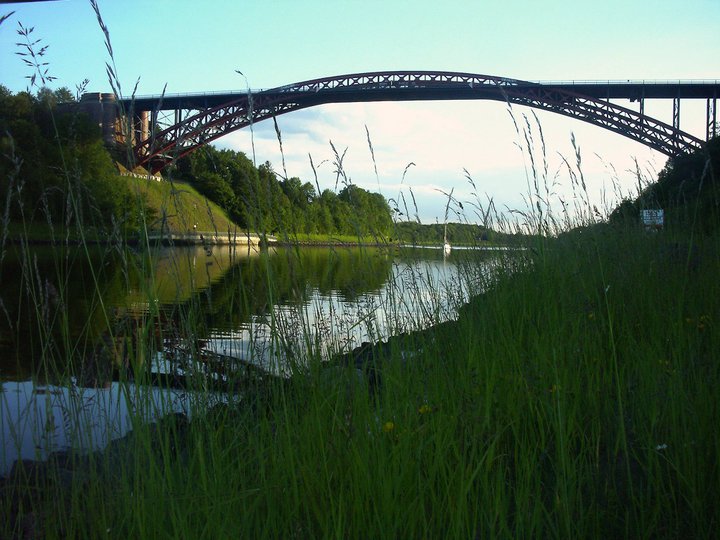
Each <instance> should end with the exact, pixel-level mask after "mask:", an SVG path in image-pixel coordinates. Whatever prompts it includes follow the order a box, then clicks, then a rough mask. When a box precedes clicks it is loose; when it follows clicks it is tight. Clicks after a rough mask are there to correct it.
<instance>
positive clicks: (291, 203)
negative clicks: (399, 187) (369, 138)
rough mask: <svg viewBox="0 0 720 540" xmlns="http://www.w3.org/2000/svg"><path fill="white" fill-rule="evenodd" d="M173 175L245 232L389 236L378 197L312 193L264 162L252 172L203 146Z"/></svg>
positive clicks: (236, 157)
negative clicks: (219, 209) (195, 190)
mask: <svg viewBox="0 0 720 540" xmlns="http://www.w3.org/2000/svg"><path fill="white" fill-rule="evenodd" d="M172 175H173V176H174V177H175V178H177V179H179V180H182V181H186V182H188V183H189V184H191V185H192V186H193V187H195V188H196V189H197V190H198V191H199V192H200V193H202V194H203V195H205V196H206V197H207V198H208V199H210V200H212V201H213V202H215V203H216V204H218V205H219V206H220V207H221V208H223V209H224V210H225V211H226V212H227V213H228V215H229V217H230V218H231V219H232V220H233V221H235V222H236V223H237V224H238V225H240V226H241V227H243V228H246V229H248V230H253V231H259V232H264V233H271V234H280V235H283V234H296V233H302V234H318V235H350V236H358V237H368V236H371V237H376V238H378V239H381V238H386V237H387V236H388V235H389V234H390V233H391V231H392V226H393V219H392V217H393V216H392V211H391V209H390V205H389V204H388V202H387V201H386V200H385V198H384V197H383V196H382V195H381V194H379V193H373V192H370V191H367V190H365V189H363V188H361V187H359V186H357V185H355V184H347V185H345V186H344V187H343V188H342V189H341V190H340V191H339V192H337V193H336V192H335V191H333V190H330V189H324V190H320V188H319V186H317V189H316V186H315V185H313V184H311V183H310V182H303V181H302V180H301V179H300V178H298V177H290V178H282V177H279V175H278V174H276V173H275V172H274V171H273V168H272V165H271V164H270V163H269V162H265V163H263V164H261V165H259V166H257V167H256V166H255V165H254V164H253V162H252V161H251V160H250V159H249V158H248V157H247V156H246V155H245V154H244V153H243V152H237V151H234V150H227V149H225V150H218V149H217V148H215V147H213V146H205V147H203V148H201V149H199V150H197V151H196V152H194V153H192V154H190V155H188V156H186V157H184V158H181V159H180V160H179V161H178V163H177V165H176V168H175V170H174V171H172Z"/></svg>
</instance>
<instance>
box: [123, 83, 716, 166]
mask: <svg viewBox="0 0 720 540" xmlns="http://www.w3.org/2000/svg"><path fill="white" fill-rule="evenodd" d="M700 84H701V85H702V83H700ZM615 86H622V85H621V84H619V85H613V84H611V83H609V84H608V85H607V98H606V99H603V98H602V97H599V96H598V94H599V93H600V92H602V91H603V86H602V85H598V84H593V83H587V84H584V83H577V84H576V83H533V82H528V81H522V80H517V79H508V78H503V77H494V76H487V75H477V74H472V73H456V72H427V71H401V72H376V73H359V74H353V75H341V76H335V77H326V78H321V79H314V80H310V81H304V82H299V83H295V84H290V85H286V86H281V87H278V88H273V89H270V90H263V91H258V92H255V93H251V92H247V93H237V94H225V95H221V96H214V95H212V94H208V95H205V96H185V97H178V96H174V97H168V98H167V99H165V100H164V102H163V98H153V99H152V100H147V99H145V100H143V99H142V98H140V99H138V100H136V101H135V102H133V103H132V104H131V106H132V108H134V110H135V111H142V110H153V115H152V116H153V118H157V111H158V110H160V109H163V110H167V109H175V110H176V111H177V113H178V114H177V115H176V116H177V118H178V121H177V122H176V123H175V124H174V125H172V126H170V127H169V128H167V129H164V130H162V131H160V132H158V133H155V134H154V135H153V136H151V137H150V138H148V139H146V140H143V141H141V142H140V143H139V144H137V145H136V146H135V155H136V159H137V163H138V164H139V165H144V166H146V167H149V168H151V169H153V170H154V171H157V170H160V169H162V168H163V167H164V166H166V165H167V164H168V163H170V162H171V161H173V160H174V159H177V158H179V157H181V156H184V155H186V154H188V153H190V152H192V151H193V150H195V149H197V148H198V147H200V146H202V145H204V144H207V143H208V142H210V141H213V140H215V139H217V138H219V137H222V136H223V135H226V134H228V133H231V132H233V131H236V130H238V129H242V128H244V127H247V126H249V125H250V124H252V123H256V122H260V121H263V120H266V119H268V118H272V117H275V116H278V115H281V114H285V113H288V112H292V111H297V110H300V109H304V108H307V107H313V106H316V105H321V104H326V103H349V102H369V101H416V100H468V99H488V100H495V101H504V102H506V103H508V104H513V105H525V106H529V107H534V108H537V109H543V110H547V111H551V112H555V113H558V114H562V115H565V116H569V117H572V118H577V119H578V120H582V121H585V122H589V123H591V124H595V125H597V126H600V127H603V128H605V129H608V130H610V131H614V132H616V133H619V134H621V135H624V136H625V137H628V138H630V139H633V140H635V141H638V142H640V143H642V144H645V145H647V146H649V147H651V148H654V149H655V150H658V151H659V152H662V153H663V154H665V155H668V156H674V155H677V154H681V153H685V152H689V151H692V150H695V149H699V148H702V146H703V144H704V141H703V140H702V139H699V138H697V137H695V136H693V135H691V134H689V133H685V132H683V131H681V130H680V129H679V122H678V121H673V125H670V124H666V123H664V122H661V121H659V120H656V119H654V118H651V117H649V116H647V115H645V114H644V107H643V100H644V99H645V98H646V97H665V96H664V94H663V92H667V91H668V90H667V89H664V87H662V88H661V86H662V85H657V86H656V87H654V86H653V85H650V86H649V87H647V88H649V90H647V91H646V86H645V85H643V87H642V95H640V94H639V92H640V90H632V89H629V88H628V89H625V90H624V91H623V92H620V91H619V90H618V91H617V92H616V91H614V90H613V88H614V87H615ZM627 86H628V87H630V86H632V85H630V84H628V85H627ZM598 87H600V89H598ZM653 88H654V89H655V94H656V96H651V95H648V94H652V92H653ZM576 89H578V90H583V91H584V92H583V93H580V92H576V91H575V90H576ZM611 90H613V91H612V92H611ZM661 90H662V91H661ZM716 90H717V85H709V86H708V85H706V86H700V87H698V88H697V89H696V93H693V94H690V93H689V92H690V91H691V90H690V86H688V87H687V89H686V90H685V91H686V92H688V94H687V97H696V98H700V97H706V98H707V99H708V110H710V104H711V98H710V97H709V94H707V92H708V91H711V92H716ZM585 92H587V93H585ZM591 93H592V94H594V95H589V94H591ZM636 94H637V95H636ZM696 94H697V95H696ZM617 95H620V97H626V98H628V99H632V100H634V101H640V103H641V107H640V112H636V111H633V110H631V109H629V108H625V107H621V106H619V105H616V104H614V103H611V102H610V101H609V99H610V98H611V97H616V96H617ZM713 95H714V94H713ZM673 99H677V96H675V97H674V98H673ZM714 106H715V98H714V97H713V98H712V107H713V112H714ZM205 107H206V108H205ZM678 107H679V104H676V109H675V110H677V108H678ZM181 110H197V111H198V112H196V113H195V114H192V115H189V116H188V117H186V118H184V119H180V114H179V111H181ZM130 114H132V112H131V113H130ZM678 114H679V113H678ZM713 122H714V117H713ZM708 129H710V128H708ZM712 130H713V133H715V131H716V125H715V123H714V125H713V127H712ZM153 131H155V130H152V129H151V131H150V132H151V133H152V132H153ZM709 133H710V132H709Z"/></svg>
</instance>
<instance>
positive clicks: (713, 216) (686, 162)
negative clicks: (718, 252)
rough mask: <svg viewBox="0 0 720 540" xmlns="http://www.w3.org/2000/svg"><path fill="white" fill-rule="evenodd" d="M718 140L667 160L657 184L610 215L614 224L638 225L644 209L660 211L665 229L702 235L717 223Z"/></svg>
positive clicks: (719, 196)
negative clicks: (663, 213)
mask: <svg viewBox="0 0 720 540" xmlns="http://www.w3.org/2000/svg"><path fill="white" fill-rule="evenodd" d="M717 171H720V137H715V138H714V139H711V140H710V141H709V142H708V143H707V145H706V146H705V148H704V149H703V150H702V151H696V152H693V153H692V154H686V155H681V156H678V157H676V158H673V159H669V160H668V162H667V164H666V165H665V168H663V170H662V171H660V174H659V175H658V179H657V182H655V183H653V184H650V185H649V186H647V187H646V188H645V189H644V190H643V191H642V192H641V194H640V196H639V197H638V198H637V199H635V200H625V201H623V202H622V204H620V205H619V206H618V208H617V209H615V211H614V212H613V213H612V215H611V216H610V221H611V222H614V223H618V222H622V221H627V220H631V221H635V222H638V221H639V218H640V212H641V210H644V209H663V210H664V211H665V222H666V227H670V228H680V229H687V228H688V227H690V226H695V227H697V230H700V231H703V232H705V233H709V232H712V231H713V230H715V227H716V226H717V224H718V223H719V221H718V217H720V186H718V181H717Z"/></svg>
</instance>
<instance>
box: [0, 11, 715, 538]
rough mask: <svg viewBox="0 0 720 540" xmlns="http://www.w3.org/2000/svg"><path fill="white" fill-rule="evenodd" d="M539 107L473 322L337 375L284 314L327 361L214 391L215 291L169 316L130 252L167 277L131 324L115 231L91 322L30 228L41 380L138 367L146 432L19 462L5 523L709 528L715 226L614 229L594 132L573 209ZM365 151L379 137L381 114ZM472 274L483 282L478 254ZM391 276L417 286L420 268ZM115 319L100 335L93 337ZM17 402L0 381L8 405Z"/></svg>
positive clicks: (385, 351)
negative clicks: (41, 264)
mask: <svg viewBox="0 0 720 540" xmlns="http://www.w3.org/2000/svg"><path fill="white" fill-rule="evenodd" d="M98 16H99V11H98ZM103 31H104V33H105V35H106V37H107V39H108V40H109V33H108V32H107V29H106V27H105V26H104V24H103ZM108 50H109V51H110V52H112V49H111V48H110V47H109V48H108ZM113 66H114V64H113ZM115 71H116V70H113V73H114V72H115ZM513 119H514V117H513ZM524 123H525V127H524V129H521V128H520V127H519V126H520V125H522V124H523V123H522V122H516V126H518V138H519V140H521V141H523V144H525V146H524V148H523V151H524V152H526V160H527V161H526V162H527V163H528V164H529V165H528V166H529V169H528V170H529V173H528V194H527V202H528V208H527V209H524V210H521V211H520V212H518V214H517V215H519V216H521V218H522V219H521V220H520V221H519V222H514V224H511V223H510V222H509V221H507V217H505V216H504V215H502V214H500V213H498V212H497V210H496V209H495V207H494V203H493V201H492V198H488V201H487V203H481V202H480V200H479V199H478V200H477V201H475V206H474V208H475V209H476V211H477V212H478V213H479V214H480V215H481V216H483V221H484V222H485V224H493V220H494V224H495V225H496V226H499V227H506V228H508V229H509V228H511V227H518V228H522V229H523V230H525V231H526V232H531V233H534V234H535V236H533V239H534V240H533V242H534V244H532V245H531V246H530V247H531V248H532V249H529V250H527V251H524V252H522V254H521V255H520V254H509V255H507V256H505V257H502V258H500V259H498V261H499V262H498V263H497V266H496V267H495V268H494V269H493V272H492V275H491V276H486V277H485V281H484V282H483V283H482V287H481V288H480V289H481V292H482V294H479V295H478V296H476V297H474V298H473V299H472V300H471V301H470V302H469V303H468V304H467V305H466V306H465V307H464V308H462V309H461V312H460V316H459V318H458V319H457V321H453V322H449V323H445V324H439V325H437V326H436V327H435V328H433V329H431V330H429V331H427V332H423V333H414V334H409V335H406V336H404V337H402V338H398V339H393V340H390V341H388V342H387V344H386V346H383V347H377V348H375V349H374V350H372V351H371V352H370V353H369V354H368V355H367V356H366V357H365V359H364V362H363V363H357V362H354V361H353V362H346V363H342V362H336V363H333V364H332V367H333V369H328V365H327V363H326V362H321V359H320V357H321V354H320V350H319V349H314V348H315V347H318V343H317V342H316V340H315V339H314V338H313V337H312V336H310V335H309V329H308V324H307V322H306V321H304V320H302V318H301V319H299V320H297V321H295V323H296V324H289V323H287V322H283V320H281V319H278V318H276V317H275V315H274V314H273V312H272V311H270V312H269V314H268V319H269V322H268V324H269V327H270V332H271V339H272V340H274V341H275V342H276V343H278V344H280V345H283V344H286V343H288V341H287V336H288V334H290V333H293V332H295V333H296V334H297V333H300V334H301V336H300V342H302V341H303V338H304V342H305V344H306V346H307V348H308V349H310V354H309V355H307V357H308V361H307V363H303V364H298V365H293V366H292V368H293V376H292V377H291V378H289V379H286V378H270V377H267V378H260V379H259V380H253V381H252V383H251V384H246V385H245V386H243V387H242V388H243V390H242V391H241V392H239V393H237V394H233V395H232V396H221V398H220V403H219V404H216V405H214V406H210V405H208V402H209V401H212V399H213V398H217V394H216V393H214V392H213V391H212V390H211V388H210V387H209V386H208V385H207V378H205V377H204V376H203V373H202V372H201V370H200V369H199V367H198V363H197V362H195V360H197V359H198V358H200V357H201V356H202V353H203V351H202V350H201V349H202V347H201V345H200V339H199V338H202V337H203V336H204V335H205V333H206V331H207V328H206V327H205V323H204V321H203V313H202V311H201V307H203V306H202V305H201V304H212V302H213V298H212V297H211V295H212V290H211V289H207V290H206V291H205V292H201V293H199V294H197V295H194V296H193V297H192V298H191V299H190V300H188V301H186V302H183V303H182V304H178V305H176V306H175V307H174V308H173V309H172V310H171V311H170V312H169V313H167V312H161V311H160V309H159V307H158V303H157V302H156V300H157V286H156V283H155V280H156V277H155V274H154V270H153V266H152V265H151V264H150V263H149V258H150V257H151V256H152V253H153V250H152V246H151V245H150V244H149V243H148V246H147V247H148V248H149V251H148V253H149V254H148V253H140V254H138V253H132V252H127V251H122V253H118V254H117V257H119V259H120V261H121V263H120V264H121V265H122V268H123V275H124V279H126V280H127V283H130V279H129V277H128V276H129V274H130V273H131V272H139V273H141V274H142V275H145V276H146V277H147V280H146V281H145V283H146V285H145V287H143V289H142V291H140V292H139V294H141V295H142V296H141V297H142V298H144V299H145V300H146V305H147V309H146V310H145V311H144V312H143V313H142V315H141V316H137V317H134V316H132V314H129V313H128V314H127V316H120V317H115V316H114V314H113V312H112V310H111V308H110V307H109V306H108V305H106V304H105V303H104V302H103V300H102V294H103V291H101V290H99V287H98V283H99V281H98V279H97V275H98V274H99V273H100V272H103V271H104V270H103V268H102V267H103V266H104V263H105V261H106V260H108V257H110V255H109V253H110V252H111V251H112V250H116V251H119V250H118V248H108V250H107V253H106V257H105V258H102V259H101V260H102V261H103V262H102V263H101V265H99V267H97V268H94V271H93V273H91V274H90V277H88V281H87V287H88V289H87V290H88V293H87V294H88V297H89V299H90V302H91V303H92V304H93V309H92V310H91V311H90V312H89V313H90V314H91V315H89V316H88V325H87V326H88V328H87V329H86V330H85V331H83V332H80V335H79V337H78V335H77V333H75V332H74V331H71V329H70V325H69V322H68V319H67V316H66V314H64V313H63V309H62V306H63V305H64V300H63V298H64V297H65V295H66V294H67V293H68V291H69V286H68V284H67V280H68V275H69V273H70V272H71V271H72V270H73V269H74V268H76V267H75V266H73V261H72V259H70V258H69V256H68V255H67V253H68V252H67V251H63V250H58V253H57V260H58V261H60V263H62V264H59V266H57V269H58V270H57V276H53V282H54V283H58V286H57V287H53V289H58V291H57V295H58V298H59V300H57V301H56V300H55V299H54V297H53V293H52V290H53V289H51V288H50V286H49V285H48V284H49V283H50V279H49V278H48V277H47V276H43V275H41V274H40V272H39V271H38V266H37V264H36V263H34V262H33V261H34V258H33V255H32V250H31V248H30V247H29V246H27V245H23V246H22V247H21V253H22V258H23V261H24V265H23V266H22V269H23V270H22V271H23V274H24V280H23V285H22V287H23V290H22V291H21V292H22V294H23V295H25V296H26V297H27V298H28V299H30V300H31V301H30V302H29V303H28V304H29V305H31V306H35V307H34V308H33V310H34V311H32V312H31V313H30V314H29V318H30V319H31V320H33V321H34V322H35V324H37V326H38V328H39V329H40V334H39V337H38V340H39V350H40V351H42V354H41V357H40V358H39V360H40V361H39V368H40V372H41V373H42V375H41V376H39V377H38V378H42V379H44V380H45V381H49V382H52V383H55V384H58V385H59V384H60V383H63V382H64V383H66V384H68V387H69V388H76V389H77V385H75V386H73V384H74V383H72V382H71V381H69V380H68V379H69V377H70V375H71V374H73V373H78V372H79V371H82V369H88V368H87V364H88V362H90V363H92V362H95V363H97V364H99V363H101V362H106V363H107V362H114V364H113V366H114V367H115V368H118V369H119V368H120V367H132V368H134V369H129V370H127V371H123V370H119V371H120V373H121V374H124V375H121V376H120V379H121V381H120V383H119V384H120V388H121V391H122V392H123V393H124V395H125V396H127V398H128V401H132V403H134V405H133V407H134V409H133V410H132V411H131V416H130V417H131V421H132V424H133V430H132V432H131V433H130V434H129V435H126V436H125V437H123V438H121V439H118V440H116V441H114V442H113V443H111V444H110V445H108V446H107V447H105V448H104V449H103V450H101V451H99V452H95V453H89V454H88V453H83V452H68V453H60V454H55V455H54V456H53V457H52V460H53V461H52V463H51V465H50V466H48V467H41V466H38V465H30V464H26V466H25V467H16V469H15V471H14V474H13V475H10V476H8V477H7V478H5V479H3V480H1V481H0V497H1V499H0V512H1V513H2V519H1V520H0V531H1V532H0V535H2V536H3V537H28V536H29V537H31V536H41V535H42V536H45V537H48V538H55V537H57V538H60V537H62V538H97V537H106V536H109V537H117V538H128V537H139V538H157V537H173V538H175V537H178V538H226V537H241V538H242V537H249V538H256V537H257V538H261V537H273V538H440V537H442V538H485V537H491V538H494V537H502V538H515V537H538V538H616V537H625V538H638V537H640V538H645V537H647V538H678V537H697V538H712V537H713V536H714V534H715V531H716V529H717V528H718V526H719V523H718V516H717V513H716V510H715V508H716V503H717V496H718V486H720V467H719V466H718V463H720V431H718V429H717V425H718V421H719V420H720V418H719V414H718V413H719V410H718V409H719V407H718V403H717V399H716V396H715V389H716V388H717V386H718V383H719V382H720V366H719V365H718V363H717V361H716V360H717V358H716V351H717V350H718V347H719V346H720V343H719V341H720V332H718V331H717V328H716V325H717V324H718V321H720V309H719V307H720V306H719V305H718V298H720V291H719V290H718V289H719V288H720V286H719V285H718V282H717V275H718V271H719V270H720V250H719V249H718V248H719V247H720V244H719V243H718V238H717V237H716V236H698V235H694V236H691V235H690V234H683V233H677V234H675V235H673V234H670V233H667V234H665V233H661V234H647V233H645V232H644V231H642V230H640V229H639V228H638V227H611V226H609V225H607V224H604V223H602V222H601V221H602V220H601V218H602V216H601V215H600V214H601V212H599V211H598V210H596V209H595V208H593V206H592V205H591V204H590V203H589V197H588V194H587V187H586V182H585V179H584V176H583V172H582V159H581V154H580V151H579V149H578V147H577V146H575V150H576V155H575V156H573V158H572V159H571V160H568V159H564V158H563V159H564V163H565V165H566V169H567V174H568V177H569V181H570V182H571V185H572V187H573V189H574V190H576V193H577V194H578V197H577V199H576V201H577V202H576V203H574V204H577V206H576V208H575V210H576V212H574V213H573V214H570V213H569V212H565V211H564V210H563V211H561V212H560V213H557V212H556V211H555V210H554V208H556V207H554V206H553V204H552V199H553V197H554V196H555V195H554V187H555V182H556V181H557V178H552V179H551V178H550V176H549V174H548V166H547V160H546V156H545V142H544V140H543V139H542V131H541V127H540V125H539V122H537V123H533V122H531V121H530V120H529V119H527V118H525V122H524ZM366 130H367V128H366ZM278 137H279V133H278ZM368 144H369V146H370V148H371V152H372V143H371V142H370V138H369V131H368ZM335 154H336V157H337V163H336V165H337V169H338V170H337V174H338V178H344V172H343V170H342V156H341V155H340V154H338V153H337V152H336V153H335ZM373 163H374V157H373ZM374 165H375V164H374ZM19 166H20V165H19V164H18V167H19ZM710 174H711V173H710ZM468 180H469V181H470V182H471V183H472V182H473V180H472V178H470V177H469V175H468ZM168 197H169V201H168V204H169V205H170V204H172V202H171V201H172V195H168ZM398 198H401V197H398ZM403 199H404V198H403ZM452 202H453V199H452V196H449V197H448V208H450V204H451V203H452ZM405 210H406V212H405V213H406V214H407V209H405ZM456 211H458V212H459V211H460V210H456ZM416 213H417V212H416ZM5 215H7V212H6V214H5ZM573 216H574V217H573ZM523 220H524V221H523ZM6 221H7V220H6ZM598 222H601V223H598ZM589 225H595V226H593V227H589ZM7 226H8V224H7V223H4V224H3V227H4V229H3V235H4V234H5V231H6V230H7V229H6V228H7ZM508 232H515V231H508ZM3 238H5V237H4V236H3ZM2 247H3V253H4V250H5V247H6V246H5V244H3V246H2ZM299 249H301V248H299V247H297V250H296V251H299ZM288 253H289V254H290V255H289V256H292V253H293V251H290V252H288ZM211 255H212V253H210V255H209V256H211ZM262 256H263V257H268V255H267V254H264V255H262ZM368 256H369V255H368ZM92 260H94V259H92ZM187 263H188V261H185V260H177V261H175V263H174V264H177V265H182V264H187ZM0 270H1V269H0ZM263 271H264V272H265V277H264V280H263V284H264V285H263V288H262V290H252V291H250V290H242V291H240V292H238V293H236V294H237V297H234V298H232V299H231V303H233V305H237V308H238V310H241V309H249V308H248V304H250V303H251V300H250V298H251V296H252V295H256V296H257V295H259V294H262V295H264V299H265V300H266V301H267V303H268V305H272V304H273V303H274V301H275V299H276V298H277V296H278V294H279V293H278V290H277V287H276V284H277V282H278V281H279V278H280V276H278V275H276V274H275V273H274V270H273V266H272V265H271V264H266V265H265V266H263ZM467 277H468V279H470V278H473V279H476V278H477V275H476V271H475V270H474V269H473V267H472V266H469V267H468V276H467ZM408 279H409V280H410V282H413V281H414V282H415V284H416V285H419V284H421V282H423V281H425V280H428V279H429V278H428V277H427V276H423V275H419V274H410V275H409V277H408ZM411 284H412V283H411ZM393 287H395V288H393ZM258 289H260V288H259V287H258ZM390 290H391V293H393V291H394V293H393V294H398V295H400V294H402V292H401V287H400V284H391V287H390ZM448 293H449V295H450V296H453V294H455V291H448ZM413 308H414V310H415V311H416V313H417V317H418V319H425V318H428V319H430V320H433V318H434V319H435V320H436V321H437V322H439V321H438V306H437V305H436V304H435V303H434V301H433V298H430V299H428V300H425V303H421V304H419V305H417V306H413ZM385 315H386V317H387V318H388V319H393V317H396V316H398V314H397V313H386V314H385ZM98 318H99V320H100V321H101V322H100V326H101V328H102V329H101V331H98V332H93V331H91V328H90V327H91V326H92V325H93V324H97V321H96V320H97V319H98ZM91 319H92V320H91ZM168 320H171V321H172V323H171V324H168ZM57 336H60V337H59V338H58V337H57ZM98 336H102V339H100V340H98ZM294 337H295V338H297V335H296V336H294ZM58 340H59V341H60V343H58ZM296 341H297V339H296ZM169 342H170V343H172V344H173V347H174V349H173V350H174V351H175V352H177V351H182V353H183V354H182V355H180V357H179V360H178V361H179V362H184V364H183V365H184V366H185V368H186V370H185V371H186V372H187V373H188V375H189V377H188V379H187V380H188V381H189V383H190V384H191V388H192V389H193V391H194V393H193V394H192V396H193V397H192V399H190V401H189V403H190V406H189V409H188V411H187V412H188V413H189V414H188V416H179V415H170V416H166V417H165V418H164V419H163V420H161V421H160V422H156V423H151V422H149V419H150V418H153V417H158V416H162V415H164V414H166V413H167V411H168V410H172V407H171V406H170V407H166V405H168V404H167V403H162V402H158V401H157V400H156V399H155V398H154V397H153V396H152V390H151V386H149V384H148V383H149V382H150V381H149V378H150V373H149V371H150V370H149V366H151V365H152V360H151V359H152V358H155V357H156V355H157V353H158V352H159V351H160V352H163V351H164V352H165V353H167V352H168V351H169V348H168V346H167V344H168V343H169ZM128 374H133V376H134V380H132V381H130V380H125V379H124V377H127V376H128ZM130 398H132V399H130ZM216 401H217V399H216ZM7 403H9V401H8V400H6V399H3V396H2V395H0V415H3V414H4V412H5V411H4V410H3V407H7V406H8V405H7ZM79 436H80V437H82V434H80V435H79ZM3 444H4V445H7V444H8V441H3Z"/></svg>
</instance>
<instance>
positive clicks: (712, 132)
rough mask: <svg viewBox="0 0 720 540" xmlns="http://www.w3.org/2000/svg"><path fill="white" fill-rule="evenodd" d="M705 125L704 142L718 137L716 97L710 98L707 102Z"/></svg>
mask: <svg viewBox="0 0 720 540" xmlns="http://www.w3.org/2000/svg"><path fill="white" fill-rule="evenodd" d="M705 125H706V126H707V132H706V134H705V140H706V141H709V140H710V139H712V138H713V137H717V136H718V123H717V97H711V98H708V100H707V117H706V124H705Z"/></svg>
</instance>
